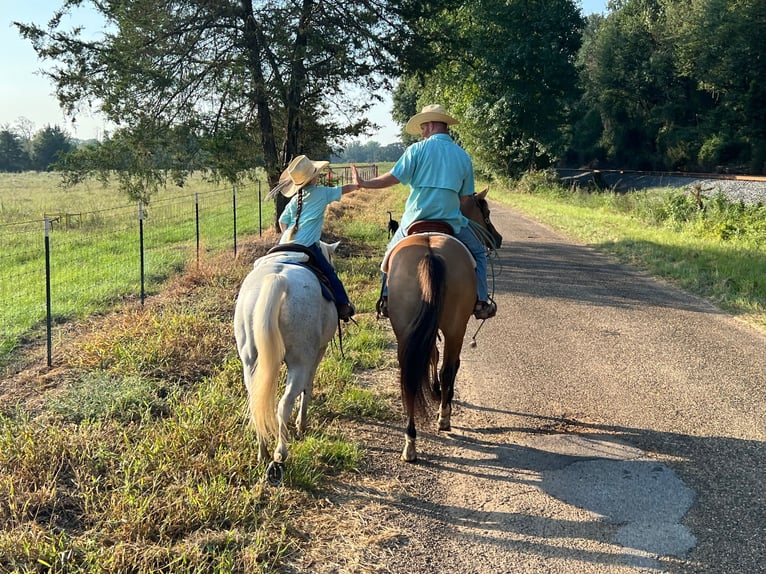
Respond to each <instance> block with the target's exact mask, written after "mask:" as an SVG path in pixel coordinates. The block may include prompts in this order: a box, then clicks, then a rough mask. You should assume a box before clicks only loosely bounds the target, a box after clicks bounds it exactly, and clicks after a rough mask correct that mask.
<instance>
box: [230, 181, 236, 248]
mask: <svg viewBox="0 0 766 574" xmlns="http://www.w3.org/2000/svg"><path fill="white" fill-rule="evenodd" d="M231 209H232V220H233V221H234V229H233V232H234V257H236V256H237V186H236V184H231Z"/></svg>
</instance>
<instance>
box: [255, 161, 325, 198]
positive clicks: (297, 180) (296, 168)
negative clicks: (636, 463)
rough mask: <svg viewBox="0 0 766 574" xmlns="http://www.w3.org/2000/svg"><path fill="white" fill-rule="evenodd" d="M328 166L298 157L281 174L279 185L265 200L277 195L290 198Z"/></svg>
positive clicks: (321, 162) (323, 162)
mask: <svg viewBox="0 0 766 574" xmlns="http://www.w3.org/2000/svg"><path fill="white" fill-rule="evenodd" d="M328 165H330V162H329V161H311V160H310V159H309V158H307V157H306V156H305V155H299V156H298V157H296V158H295V159H294V160H293V161H291V162H290V165H288V166H287V169H286V170H285V171H283V172H282V175H281V176H280V177H279V183H278V184H277V185H275V186H274V188H273V189H272V190H271V191H269V194H268V195H267V196H266V199H272V198H274V197H276V195H277V194H278V193H281V194H282V195H284V196H285V197H292V196H293V195H295V194H296V193H298V190H299V189H301V188H302V187H305V186H306V185H308V183H309V182H310V181H311V180H312V179H314V176H315V175H316V174H318V173H319V172H320V171H322V170H323V169H324V168H326V167H327V166H328Z"/></svg>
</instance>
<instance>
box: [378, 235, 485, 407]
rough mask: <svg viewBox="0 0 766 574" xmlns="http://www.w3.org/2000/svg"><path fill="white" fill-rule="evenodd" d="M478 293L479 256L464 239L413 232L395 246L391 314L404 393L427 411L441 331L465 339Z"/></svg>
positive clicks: (389, 287) (392, 268) (389, 294)
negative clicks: (427, 390)
mask: <svg viewBox="0 0 766 574" xmlns="http://www.w3.org/2000/svg"><path fill="white" fill-rule="evenodd" d="M475 293H476V278H475V273H474V270H473V258H472V257H470V254H469V253H467V251H466V249H465V247H464V246H463V244H462V243H460V242H459V241H458V240H456V239H454V238H451V237H447V236H443V235H436V236H435V235H413V236H410V237H407V238H405V239H404V240H402V241H400V242H399V243H398V244H397V245H396V247H395V248H394V249H393V250H392V253H391V259H390V267H389V274H388V301H389V317H390V319H391V326H392V328H393V329H394V333H395V334H396V337H397V342H398V357H399V364H400V383H401V386H402V395H403V399H405V400H406V399H407V396H410V397H414V400H415V402H416V404H417V405H418V406H419V407H420V408H419V409H418V410H420V411H421V412H422V407H423V406H424V403H425V391H424V384H425V383H427V381H428V379H429V373H430V371H431V358H432V356H433V352H434V349H435V346H436V340H437V337H438V333H439V331H440V330H441V331H442V332H444V334H445V336H446V337H449V338H454V337H459V338H460V340H461V341H462V337H463V335H464V333H465V325H466V322H467V320H468V317H469V316H470V314H471V312H472V310H473V304H474V302H475V299H476V295H475ZM447 309H449V312H446V310H447ZM461 324H462V326H461Z"/></svg>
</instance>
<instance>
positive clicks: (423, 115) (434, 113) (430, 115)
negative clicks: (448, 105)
mask: <svg viewBox="0 0 766 574" xmlns="http://www.w3.org/2000/svg"><path fill="white" fill-rule="evenodd" d="M428 122H441V123H443V124H447V125H448V126H451V125H454V124H456V123H458V121H457V120H456V119H455V118H453V117H452V116H448V115H447V112H446V111H445V109H444V107H443V106H440V105H439V104H430V105H428V106H425V107H424V108H423V111H422V112H420V113H419V114H415V115H414V116H412V117H411V118H410V121H408V122H407V125H406V126H405V128H404V131H406V132H407V133H408V134H410V135H413V136H416V135H419V134H420V124H425V123H428Z"/></svg>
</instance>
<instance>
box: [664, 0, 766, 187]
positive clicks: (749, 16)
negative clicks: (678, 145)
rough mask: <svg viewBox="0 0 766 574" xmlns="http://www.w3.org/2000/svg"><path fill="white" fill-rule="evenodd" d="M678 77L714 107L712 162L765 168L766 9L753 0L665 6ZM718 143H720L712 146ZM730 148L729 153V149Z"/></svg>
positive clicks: (707, 125) (709, 135) (709, 117)
mask: <svg viewBox="0 0 766 574" xmlns="http://www.w3.org/2000/svg"><path fill="white" fill-rule="evenodd" d="M667 6H668V7H667V9H668V19H669V21H670V23H671V27H672V29H673V30H674V31H675V36H676V38H677V54H678V64H679V73H680V75H682V76H684V77H686V78H688V79H690V80H691V81H693V82H694V83H695V84H696V86H697V87H698V88H699V89H700V90H702V91H704V92H706V93H707V94H709V95H710V98H712V99H714V100H715V102H716V106H715V113H711V114H706V116H705V121H704V126H703V127H704V129H705V131H706V142H705V143H704V144H703V147H704V146H711V147H714V148H716V149H715V150H714V151H713V152H711V153H710V159H711V160H712V161H715V160H719V161H722V162H737V161H744V162H748V163H749V168H750V171H751V172H753V173H764V170H765V169H766V85H764V78H765V77H766V43H764V41H763V38H765V37H766V4H764V2H760V1H757V0H696V1H694V2H685V3H680V4H678V5H676V4H675V3H673V2H670V1H668V2H667ZM716 142H720V143H716ZM727 148H728V149H727Z"/></svg>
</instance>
